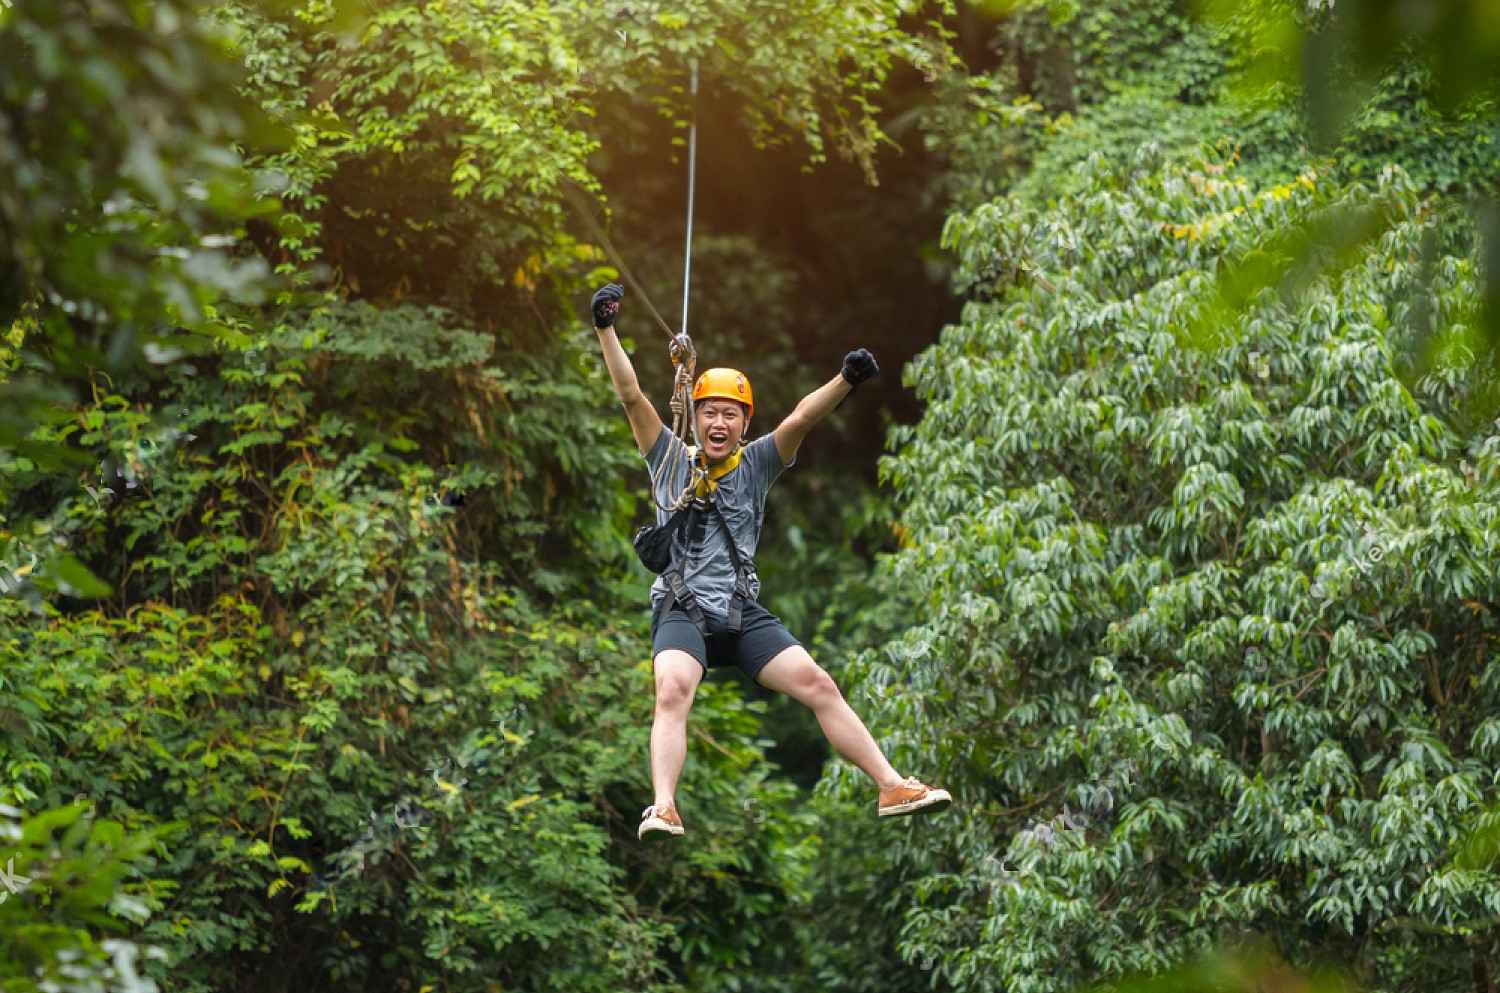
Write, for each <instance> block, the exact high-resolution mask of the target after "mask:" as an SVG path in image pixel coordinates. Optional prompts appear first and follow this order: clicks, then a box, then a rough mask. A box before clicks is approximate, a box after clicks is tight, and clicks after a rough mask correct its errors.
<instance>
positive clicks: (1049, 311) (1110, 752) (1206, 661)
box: [856, 155, 1500, 990]
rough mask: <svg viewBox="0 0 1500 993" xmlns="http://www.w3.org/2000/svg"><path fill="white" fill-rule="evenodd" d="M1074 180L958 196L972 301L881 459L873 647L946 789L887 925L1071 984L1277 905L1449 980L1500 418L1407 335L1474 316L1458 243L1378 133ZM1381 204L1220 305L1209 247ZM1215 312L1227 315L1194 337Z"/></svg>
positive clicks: (1355, 959) (1415, 978)
mask: <svg viewBox="0 0 1500 993" xmlns="http://www.w3.org/2000/svg"><path fill="white" fill-rule="evenodd" d="M1079 185H1080V187H1081V189H1080V192H1078V193H1076V194H1074V195H1072V196H1070V197H1067V198H1064V199H1063V200H1061V201H1059V202H1057V203H1056V204H1055V205H1054V206H1052V207H1051V208H1050V209H1045V210H1043V209H1038V208H1035V207H1032V206H1028V205H1027V204H1025V203H1023V202H1019V201H1017V200H1014V199H1012V200H1000V201H996V202H995V203H992V204H987V205H985V206H982V207H980V208H978V209H976V210H974V211H971V212H969V213H966V214H958V215H955V216H954V217H953V218H952V220H951V221H950V224H949V227H948V231H947V234H946V241H947V243H948V244H949V245H950V246H951V247H952V248H953V250H954V251H955V252H956V253H957V254H958V257H959V259H960V280H961V284H962V285H965V286H968V287H971V288H973V290H975V291H976V292H982V293H983V294H984V295H993V297H994V300H993V302H978V301H976V302H973V303H970V304H969V305H968V307H967V309H966V311H965V320H964V322H963V324H961V325H959V326H956V327H953V328H950V329H948V330H947V331H945V333H944V337H943V341H942V343H941V344H939V345H937V346H934V347H933V348H932V349H930V350H929V351H928V352H926V353H924V355H923V356H922V357H921V358H920V359H919V360H918V362H917V363H915V364H914V366H913V367H912V368H911V370H910V372H909V375H910V377H911V380H912V382H913V383H914V384H915V385H916V387H917V388H918V389H919V390H920V391H921V392H922V394H923V395H924V396H925V397H926V398H928V400H929V403H930V406H929V408H928V414H927V416H926V417H925V418H924V420H923V421H922V423H921V424H920V425H918V426H917V427H915V428H911V429H898V430H897V431H896V432H895V434H894V440H895V442H896V444H897V446H898V449H899V454H898V455H896V456H894V457H892V458H891V459H890V460H889V461H888V462H887V463H886V464H885V465H884V472H885V475H886V477H887V478H888V479H889V480H890V481H891V482H892V484H893V485H894V486H895V487H896V490H897V495H898V499H899V500H900V502H901V505H902V515H901V525H902V527H903V529H904V530H905V535H906V547H905V548H904V549H903V550H902V552H901V553H899V554H898V555H896V556H894V557H892V558H891V559H890V560H889V562H888V563H887V566H886V573H885V577H884V582H885V584H886V585H887V586H888V587H891V588H894V589H901V590H910V591H913V595H915V596H916V597H917V598H918V600H919V601H920V603H921V613H922V618H921V623H920V624H918V625H916V626H915V627H914V628H913V629H912V630H911V631H909V632H908V633H907V634H906V635H905V636H904V638H903V639H902V640H901V642H899V643H898V644H896V645H892V646H889V647H887V648H885V649H883V650H876V651H872V652H870V653H867V654H866V655H865V656H863V657H862V659H861V665H860V666H859V667H858V669H857V670H856V671H857V675H858V680H857V681H858V682H859V684H860V685H862V686H863V687H865V688H866V689H865V692H864V694H862V699H863V700H864V702H865V705H866V706H868V707H871V708H876V714H877V720H879V721H881V722H882V723H883V724H884V725H886V726H888V727H892V728H899V729H901V730H900V731H899V732H898V733H893V734H892V735H891V737H892V739H893V741H894V742H895V743H896V745H897V747H898V749H900V750H903V751H904V752H905V753H906V754H910V755H913V756H917V757H920V764H921V766H922V767H923V768H925V769H934V770H939V773H937V774H936V775H937V777H938V778H940V779H941V780H943V781H945V782H946V783H947V784H949V785H950V787H951V788H954V789H955V790H956V792H957V793H958V794H959V795H960V796H962V798H963V801H964V807H963V808H962V809H961V813H960V815H959V816H957V817H954V818H951V819H949V820H948V821H946V822H943V823H942V825H941V828H940V837H941V840H940V841H937V842H934V841H933V837H932V836H931V835H924V836H922V839H921V842H920V843H917V844H903V845H900V846H898V847H897V848H896V849H895V850H894V852H893V858H894V859H895V860H896V863H897V864H898V865H899V866H900V867H901V869H902V871H903V872H904V873H905V874H908V875H911V876H915V877H916V878H918V880H919V883H918V887H917V892H918V901H917V905H916V906H915V907H913V908H912V909H911V910H910V911H909V912H908V913H907V915H906V920H905V924H904V932H903V948H904V949H905V953H906V955H907V956H908V959H909V960H911V961H917V960H920V959H922V958H923V957H927V958H931V959H933V960H935V965H934V970H935V971H936V972H937V973H938V974H940V975H941V976H942V977H943V979H944V980H945V981H946V982H948V983H950V984H951V985H952V987H953V988H955V989H974V990H979V989H992V988H995V986H996V985H1003V986H1005V988H1007V989H1012V990H1063V989H1069V988H1071V987H1072V986H1074V985H1075V984H1079V983H1085V982H1089V981H1092V980H1095V979H1099V978H1104V977H1110V976H1119V975H1121V974H1122V973H1124V972H1127V971H1130V970H1136V969H1153V968H1160V967H1162V966H1164V965H1166V964H1169V963H1171V962H1174V961H1178V960H1180V959H1182V958H1185V957H1187V956H1189V955H1190V954H1192V953H1197V952H1202V951H1205V950H1207V949H1209V948H1211V947H1212V946H1213V945H1214V944H1215V943H1216V942H1217V941H1219V940H1222V939H1224V938H1226V937H1231V936H1234V935H1237V934H1246V933H1253V932H1261V933H1264V934H1267V935H1269V936H1270V937H1271V939H1272V940H1273V941H1274V942H1275V944H1276V946H1277V947H1278V948H1280V949H1281V950H1282V952H1283V953H1284V954H1286V955H1287V956H1289V957H1290V958H1291V959H1292V960H1293V961H1296V962H1300V963H1304V964H1305V963H1308V962H1311V961H1313V960H1315V959H1319V958H1321V957H1322V956H1325V955H1332V956H1334V957H1336V958H1337V959H1339V960H1341V961H1343V962H1347V963H1351V964H1353V963H1359V965H1360V967H1361V969H1362V973H1363V976H1362V978H1363V979H1364V981H1365V982H1366V983H1367V984H1368V987H1369V988H1371V989H1379V990H1397V989H1426V990H1438V989H1452V990H1457V989H1467V988H1469V987H1468V983H1469V981H1470V980H1469V977H1470V973H1471V969H1474V970H1478V971H1481V972H1484V973H1485V974H1488V971H1489V970H1490V969H1492V968H1493V963H1494V955H1495V951H1496V950H1495V948H1494V946H1493V944H1492V939H1490V938H1489V937H1488V936H1487V933H1486V931H1485V930H1484V929H1485V928H1486V926H1487V925H1486V924H1485V921H1487V920H1488V919H1490V916H1491V915H1492V914H1493V912H1494V907H1495V906H1497V901H1500V877H1497V875H1496V874H1495V873H1494V872H1492V871H1480V870H1473V869H1464V868H1460V867H1458V866H1456V865H1454V864H1452V863H1451V862H1450V861H1449V860H1448V857H1447V856H1448V850H1449V848H1450V846H1451V845H1452V844H1453V843H1454V842H1455V841H1457V840H1458V839H1460V838H1461V837H1463V836H1464V835H1465V834H1466V833H1467V832H1468V831H1469V829H1470V828H1471V827H1473V826H1474V825H1475V824H1476V823H1477V821H1476V815H1477V813H1478V811H1479V810H1480V809H1481V807H1482V806H1484V805H1487V804H1489V803H1492V802H1493V801H1494V800H1495V799H1496V787H1495V783H1494V781H1493V776H1492V770H1493V767H1494V763H1495V760H1496V753H1495V748H1496V745H1497V743H1500V737H1497V727H1500V726H1497V725H1496V723H1495V719H1494V714H1495V712H1496V708H1497V703H1500V701H1497V700H1496V698H1495V694H1496V692H1497V687H1500V657H1497V656H1496V654H1495V652H1494V650H1493V647H1492V643H1493V637H1494V635H1493V630H1494V626H1495V623H1496V620H1495V618H1494V615H1493V606H1492V605H1493V603H1494V600H1495V597H1496V594H1497V588H1496V576H1497V575H1500V562H1497V560H1496V556H1497V554H1500V542H1497V538H1496V534H1497V531H1496V518H1497V514H1496V511H1497V503H1496V501H1495V499H1494V491H1493V489H1491V488H1488V487H1484V486H1479V485H1476V484H1475V483H1474V482H1473V481H1471V480H1469V479H1466V478H1465V476H1464V474H1463V472H1462V471H1461V469H1460V465H1459V460H1460V458H1461V457H1464V456H1466V457H1467V460H1468V461H1472V462H1473V463H1474V467H1475V468H1474V474H1475V475H1476V476H1477V477H1478V478H1479V479H1481V480H1483V479H1487V478H1493V477H1494V474H1495V470H1496V468H1497V467H1496V466H1495V465H1494V459H1495V458H1496V455H1497V452H1500V437H1497V435H1500V432H1497V430H1496V429H1495V428H1494V427H1492V426H1489V425H1485V426H1484V429H1483V430H1480V431H1478V432H1476V433H1475V434H1473V435H1472V436H1467V437H1465V436H1463V435H1460V434H1458V433H1456V432H1455V431H1454V430H1453V429H1451V428H1450V427H1449V426H1448V425H1447V423H1445V421H1443V420H1442V419H1440V418H1439V417H1438V416H1436V414H1438V413H1441V412H1442V411H1443V410H1445V409H1447V408H1450V407H1452V406H1453V404H1454V403H1455V402H1456V397H1457V393H1458V390H1459V388H1460V384H1456V383H1454V382H1453V381H1452V380H1453V377H1452V375H1451V374H1435V375H1433V376H1429V377H1427V378H1424V379H1422V380H1421V381H1420V382H1419V383H1418V389H1417V392H1416V393H1415V394H1414V393H1412V392H1408V390H1407V389H1406V388H1405V387H1404V386H1403V384H1402V381H1401V380H1400V379H1399V378H1398V377H1397V376H1396V374H1395V366H1396V365H1398V364H1400V363H1401V362H1402V361H1404V359H1405V358H1406V357H1407V356H1408V355H1409V354H1410V352H1411V350H1412V349H1413V348H1414V347H1415V346H1414V343H1413V341H1412V338H1413V336H1414V335H1415V334H1416V333H1417V332H1418V331H1420V330H1421V329H1422V328H1423V327H1424V325H1425V326H1430V327H1431V328H1432V329H1433V333H1436V334H1438V335H1439V336H1442V335H1445V334H1447V333H1448V332H1449V331H1450V329H1451V328H1452V327H1453V326H1454V325H1455V324H1458V323H1461V322H1463V321H1465V320H1467V319H1471V318H1472V314H1473V311H1474V307H1475V301H1476V298H1477V281H1476V278H1475V273H1474V267H1473V264H1472V262H1471V261H1470V260H1469V255H1468V252H1469V251H1470V250H1471V243H1470V242H1468V241H1466V240H1465V239H1464V238H1462V237H1458V238H1451V237H1450V238H1448V239H1446V240H1443V241H1442V242H1441V245H1442V251H1441V253H1440V254H1439V256H1438V257H1437V258H1436V259H1435V260H1432V259H1430V256H1429V253H1428V251H1427V250H1426V249H1425V248H1424V246H1425V245H1427V244H1429V243H1430V242H1431V241H1432V239H1433V238H1434V237H1435V236H1436V235H1438V234H1439V232H1435V231H1434V230H1433V220H1434V216H1433V215H1432V214H1431V213H1430V211H1429V209H1428V206H1427V205H1426V204H1425V203H1424V202H1423V201H1422V200H1421V199H1420V196H1419V193H1418V191H1417V190H1416V189H1415V188H1414V187H1413V186H1412V185H1411V183H1410V182H1409V180H1407V179H1406V178H1405V177H1404V176H1403V175H1402V174H1400V173H1399V172H1397V171H1393V170H1391V169H1387V170H1386V171H1385V172H1384V173H1383V174H1382V176H1381V177H1380V179H1379V182H1378V183H1377V184H1375V185H1373V186H1371V187H1368V188H1367V187H1362V186H1349V187H1345V186H1341V185H1339V184H1337V183H1335V182H1331V181H1330V180H1329V179H1328V177H1327V176H1324V175H1319V174H1317V173H1307V174H1304V175H1303V176H1302V177H1299V178H1298V179H1297V180H1295V181H1293V182H1290V183H1286V184H1281V185H1277V186H1273V187H1270V188H1266V189H1260V190H1257V189H1255V188H1253V187H1251V186H1250V185H1248V184H1246V183H1244V182H1242V181H1239V180H1237V179H1236V178H1235V177H1234V174H1233V172H1232V170H1226V169H1225V168H1224V167H1223V166H1220V165H1204V166H1201V167H1199V168H1188V169H1185V168H1181V167H1171V166H1168V167H1162V166H1160V165H1159V164H1158V163H1156V162H1153V161H1152V160H1151V159H1150V157H1149V156H1145V155H1142V156H1138V157H1137V158H1135V159H1134V161H1132V162H1125V163H1120V162H1110V161H1108V160H1107V159H1105V158H1103V157H1102V156H1101V157H1096V158H1095V159H1094V160H1093V161H1092V162H1091V163H1090V165H1089V166H1088V168H1087V171H1086V173H1085V175H1083V176H1082V177H1080V182H1079ZM1366 208H1370V209H1378V210H1380V211H1382V212H1384V214H1385V216H1387V217H1388V218H1390V220H1391V223H1390V227H1389V230H1387V231H1386V233H1385V234H1383V235H1382V236H1380V237H1379V238H1378V239H1376V240H1375V241H1373V242H1370V243H1367V244H1366V245H1365V246H1363V247H1362V248H1361V249H1360V250H1358V251H1357V253H1356V255H1355V257H1354V258H1352V259H1345V260H1344V265H1342V266H1332V267H1329V268H1325V269H1321V270H1319V269H1315V268H1311V267H1305V268H1304V270H1302V271H1299V274H1300V276H1301V277H1302V278H1301V279H1300V280H1293V281H1291V282H1290V283H1288V284H1285V285H1283V287H1282V289H1281V291H1280V292H1277V291H1274V290H1266V291H1264V292H1261V293H1260V294H1259V295H1257V296H1255V297H1254V298H1253V300H1251V301H1250V303H1249V306H1248V308H1247V309H1246V310H1245V311H1244V312H1243V313H1240V314H1236V313H1234V312H1232V311H1230V312H1225V311H1222V310H1219V309H1217V307H1218V303H1217V301H1218V296H1217V294H1216V292H1215V287H1216V285H1217V280H1216V272H1217V271H1218V270H1219V269H1220V268H1221V267H1224V266H1228V265H1230V264H1231V263H1233V262H1234V261H1235V260H1237V259H1245V258H1247V257H1248V258H1253V257H1255V256H1256V254H1257V253H1262V252H1267V251H1270V252H1276V251H1278V250H1281V249H1278V247H1277V246H1279V245H1281V244H1282V242H1283V239H1284V236H1285V232H1286V231H1287V230H1289V229H1290V230H1298V229H1301V227H1302V226H1303V225H1305V224H1307V222H1308V221H1309V219H1310V218H1317V217H1324V216H1328V215H1330V214H1336V213H1340V212H1350V211H1358V210H1362V209H1366ZM1204 321H1206V322H1208V323H1209V324H1210V325H1211V326H1213V327H1215V328H1216V329H1217V330H1218V331H1219V333H1220V334H1221V335H1222V336H1223V337H1222V339H1221V343H1220V344H1221V347H1218V348H1216V349H1213V350H1210V351H1201V350H1198V349H1194V348H1190V347H1186V345H1185V342H1186V341H1187V340H1189V335H1188V334H1187V331H1188V329H1190V328H1192V327H1194V326H1195V325H1198V324H1199V323H1201V322H1204ZM915 591H920V592H919V593H917V592H915ZM1106 781H1112V782H1113V786H1112V787H1111V793H1112V798H1113V799H1112V806H1113V809H1112V810H1109V811H1107V812H1106V811H1105V809H1104V806H1107V805H1105V804H1101V803H1100V802H1099V798H1100V796H1101V794H1100V792H1099V790H1100V784H1103V783H1105V782H1106ZM1065 807H1066V808H1067V810H1068V811H1070V813H1069V814H1068V816H1069V817H1071V818H1073V821H1072V822H1071V823H1073V824H1074V826H1077V823H1078V822H1079V821H1080V820H1081V821H1082V823H1083V824H1085V825H1086V830H1085V831H1082V832H1078V831H1068V832H1058V826H1057V825H1053V824H1051V823H1049V822H1052V821H1053V819H1054V818H1055V817H1056V816H1057V815H1058V814H1059V813H1062V812H1064V811H1065ZM1089 807H1091V808H1092V811H1093V816H1092V817H1089V816H1087V815H1085V814H1083V813H1081V811H1082V810H1084V809H1087V808H1089ZM1101 815H1104V816H1101ZM1049 832H1054V833H1053V834H1049ZM1057 838H1061V839H1065V840H1061V841H1058V840H1055V839H1057Z"/></svg>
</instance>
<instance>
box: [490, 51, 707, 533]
mask: <svg viewBox="0 0 1500 993" xmlns="http://www.w3.org/2000/svg"><path fill="white" fill-rule="evenodd" d="M689 92H690V93H691V95H692V100H693V103H692V117H691V118H690V123H689V126H688V206H687V244H686V248H685V250H684V252H683V274H682V330H681V331H680V332H678V333H673V331H672V328H671V326H670V325H668V324H667V322H666V321H665V320H664V319H663V318H662V316H661V313H660V312H659V311H657V309H656V306H655V305H654V304H653V303H652V302H651V296H650V294H648V293H647V292H646V289H645V287H643V286H642V285H641V284H640V282H639V281H637V280H636V278H635V276H634V274H633V273H631V271H630V267H629V266H627V265H626V264H625V260H624V259H623V258H622V257H621V256H620V253H619V251H618V250H617V249H616V248H615V245H614V242H613V241H611V240H610V237H609V235H607V234H605V233H604V228H603V227H602V226H600V224H599V222H598V221H596V220H595V219H594V214H593V211H592V209H591V208H590V207H589V204H588V203H587V201H586V200H585V199H584V195H585V194H587V193H588V191H587V190H586V189H584V187H583V186H582V185H581V184H580V183H578V181H577V180H575V179H573V177H571V176H569V175H568V173H567V170H566V169H564V168H563V167H562V165H561V163H559V162H558V161H557V159H556V158H555V157H554V156H553V155H552V152H551V151H550V150H549V149H548V148H547V146H546V145H545V144H544V143H543V142H541V141H538V140H536V139H535V138H533V139H532V142H533V144H534V145H535V146H536V148H537V150H538V151H539V152H541V154H542V158H543V160H544V164H546V165H549V166H551V168H552V171H553V173H554V174H555V175H556V176H557V178H558V179H559V180H561V183H559V185H558V189H560V190H562V192H563V195H564V196H565V197H566V198H567V200H568V202H569V203H570V204H571V205H572V206H573V209H574V211H575V212H576V213H577V214H578V216H579V217H580V218H582V220H583V223H584V226H585V227H587V228H588V229H589V233H590V234H591V235H593V237H594V238H595V239H597V240H598V242H599V247H601V248H602V249H604V254H605V255H606V256H607V257H608V258H609V260H610V262H612V263H614V266H615V269H616V270H617V271H618V272H619V274H620V277H621V278H622V279H624V280H625V283H626V284H627V285H628V286H629V287H630V288H631V289H633V290H635V292H636V293H637V294H639V295H640V298H641V302H642V303H644V304H645V305H646V311H647V312H648V313H649V314H650V315H651V317H652V319H653V320H655V321H656V323H657V326H658V327H660V328H661V329H662V331H663V333H665V334H666V336H667V337H668V338H670V339H671V341H672V343H671V346H670V351H671V357H672V364H673V366H674V367H675V375H674V377H673V384H672V399H671V408H672V413H673V415H674V416H673V419H672V433H673V434H674V435H676V437H677V438H678V440H679V441H681V440H682V439H683V438H685V437H687V435H688V434H691V435H692V437H693V444H694V446H695V448H694V450H695V451H702V450H703V446H702V443H701V439H700V438H699V437H698V418H697V416H696V411H695V404H694V403H693V378H694V375H695V373H696V371H697V364H698V352H697V350H696V349H695V348H694V347H693V340H692V339H691V338H689V337H688V334H687V317H688V296H689V293H690V291H691V289H692V264H693V203H694V200H695V198H696V196H695V195H696V191H697V175H698V60H697V59H693V60H692V63H691V75H690V79H689ZM505 102H506V103H508V104H510V109H511V111H512V112H513V113H515V114H516V116H518V117H519V118H521V119H523V120H525V121H526V122H527V123H528V124H530V125H531V126H532V133H533V134H536V133H537V129H536V122H535V121H534V120H532V118H531V115H530V114H528V113H527V112H526V111H525V110H524V109H523V108H520V107H518V106H516V105H515V104H513V103H511V101H509V100H506V101H505ZM685 454H686V453H685V452H684V451H683V450H682V449H678V450H677V451H676V452H674V453H673V456H672V457H671V458H669V459H666V460H663V463H662V465H661V466H660V467H659V468H658V470H657V472H655V473H652V475H651V499H652V502H653V503H655V504H656V505H657V506H658V507H660V508H661V509H663V510H667V511H673V510H680V509H682V508H683V507H686V506H687V505H688V504H689V503H690V502H691V501H692V499H693V497H694V495H695V494H696V493H697V489H698V484H699V482H701V481H704V480H707V479H708V467H707V466H706V465H701V464H697V461H698V460H693V462H694V464H690V465H689V466H688V479H687V484H686V485H685V486H684V488H683V490H682V492H681V494H679V495H678V497H677V499H676V500H674V501H672V503H671V504H670V505H663V504H662V502H661V501H660V500H658V499H657V496H656V493H657V488H658V481H659V480H660V478H661V476H662V475H663V473H665V475H666V476H667V478H668V479H671V478H674V477H676V475H677V470H678V467H679V466H680V465H681V464H682V457H683V455H685Z"/></svg>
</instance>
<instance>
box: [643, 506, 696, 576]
mask: <svg viewBox="0 0 1500 993" xmlns="http://www.w3.org/2000/svg"><path fill="white" fill-rule="evenodd" d="M692 512H693V508H691V507H684V508H683V509H681V510H679V511H677V513H675V514H673V515H672V516H671V517H669V518H667V522H666V523H665V524H649V525H647V526H646V527H643V528H641V529H640V530H639V531H637V532H636V533H635V537H634V538H632V539H631V543H632V544H634V545H635V554H636V555H638V556H639V557H640V560H641V564H642V565H644V566H645V567H646V568H647V569H650V570H651V571H652V572H654V573H657V574H658V575H660V574H661V573H663V572H666V571H667V569H668V568H669V567H670V566H671V565H672V541H673V540H674V539H675V538H676V537H677V532H679V531H681V530H682V529H683V527H684V526H685V525H686V524H687V523H688V519H689V518H690V517H691V515H692Z"/></svg>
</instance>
